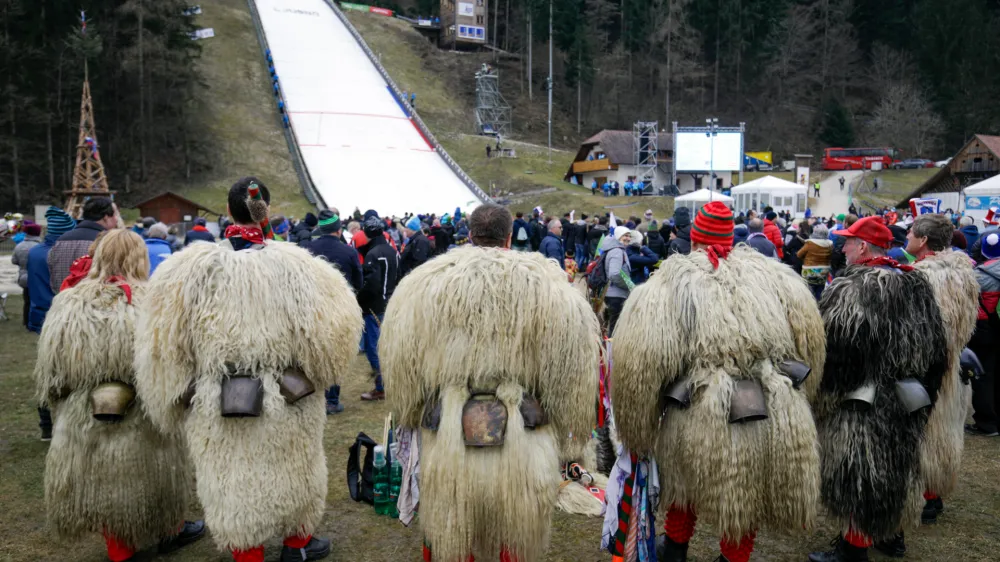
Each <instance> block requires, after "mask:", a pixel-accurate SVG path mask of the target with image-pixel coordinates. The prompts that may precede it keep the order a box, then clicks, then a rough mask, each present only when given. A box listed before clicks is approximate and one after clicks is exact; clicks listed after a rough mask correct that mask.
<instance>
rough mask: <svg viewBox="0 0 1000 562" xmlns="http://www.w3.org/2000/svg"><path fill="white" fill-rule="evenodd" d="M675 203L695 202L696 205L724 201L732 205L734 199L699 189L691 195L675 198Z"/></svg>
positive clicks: (686, 194)
mask: <svg viewBox="0 0 1000 562" xmlns="http://www.w3.org/2000/svg"><path fill="white" fill-rule="evenodd" d="M674 201H680V202H682V203H683V202H687V201H693V202H695V203H700V202H702V201H706V202H707V201H722V202H723V203H732V202H733V198H732V197H730V196H728V195H723V194H721V193H719V192H717V191H712V190H709V189H704V188H702V189H698V190H695V191H692V192H691V193H685V194H684V195H681V196H680V197H675V198H674Z"/></svg>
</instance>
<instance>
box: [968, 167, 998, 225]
mask: <svg viewBox="0 0 1000 562" xmlns="http://www.w3.org/2000/svg"><path fill="white" fill-rule="evenodd" d="M964 193H965V214H967V215H969V216H971V217H972V218H974V219H976V221H977V222H979V221H981V220H983V219H985V218H986V213H987V212H988V211H989V210H990V207H1000V175H997V176H993V177H992V178H989V179H986V180H983V181H981V182H979V183H976V184H973V185H970V186H969V187H967V188H965V190H964Z"/></svg>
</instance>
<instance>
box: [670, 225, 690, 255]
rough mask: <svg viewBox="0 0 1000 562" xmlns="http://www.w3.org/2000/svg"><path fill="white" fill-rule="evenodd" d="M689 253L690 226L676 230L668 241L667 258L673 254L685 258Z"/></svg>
mask: <svg viewBox="0 0 1000 562" xmlns="http://www.w3.org/2000/svg"><path fill="white" fill-rule="evenodd" d="M690 253H691V226H690V225H688V226H685V227H684V228H678V229H677V232H676V234H675V237H674V239H673V240H671V241H670V246H669V247H667V256H672V255H674V254H684V255H685V256H686V255H688V254H690Z"/></svg>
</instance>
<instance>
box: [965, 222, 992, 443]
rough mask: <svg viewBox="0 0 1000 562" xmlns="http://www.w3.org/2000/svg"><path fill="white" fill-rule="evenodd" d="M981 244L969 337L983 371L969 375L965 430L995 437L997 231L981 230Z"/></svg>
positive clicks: (970, 347)
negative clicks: (973, 326) (969, 409)
mask: <svg viewBox="0 0 1000 562" xmlns="http://www.w3.org/2000/svg"><path fill="white" fill-rule="evenodd" d="M980 241H981V243H980V247H981V251H982V254H983V257H985V258H986V260H987V261H986V263H983V264H981V265H979V266H977V267H976V280H977V281H978V282H979V314H978V316H977V318H976V331H975V332H973V334H972V340H971V341H969V349H971V350H972V351H974V352H975V353H976V356H977V357H979V361H980V363H982V365H983V375H982V376H981V377H979V378H978V379H972V407H973V409H974V410H975V413H974V414H973V415H972V419H973V421H974V422H975V423H973V424H970V425H966V426H965V431H966V432H968V433H970V434H972V435H981V436H984V437H995V436H996V435H997V434H998V431H997V430H998V429H1000V425H998V422H1000V419H998V418H1000V384H998V381H997V349H998V347H1000V345H998V344H1000V317H998V316H997V302H998V301H1000V259H998V258H1000V234H998V233H997V232H995V231H993V232H990V231H987V232H984V233H983V236H982V237H981V239H980Z"/></svg>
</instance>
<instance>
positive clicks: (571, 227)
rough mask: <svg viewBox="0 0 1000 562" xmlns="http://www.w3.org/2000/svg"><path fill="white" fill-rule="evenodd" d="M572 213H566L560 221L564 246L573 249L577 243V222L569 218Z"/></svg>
mask: <svg viewBox="0 0 1000 562" xmlns="http://www.w3.org/2000/svg"><path fill="white" fill-rule="evenodd" d="M569 217H570V214H569V213H566V214H565V215H563V218H562V219H561V220H560V221H559V222H561V223H562V241H563V248H566V249H567V250H573V249H574V245H575V244H576V223H575V222H573V221H571V220H569Z"/></svg>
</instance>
